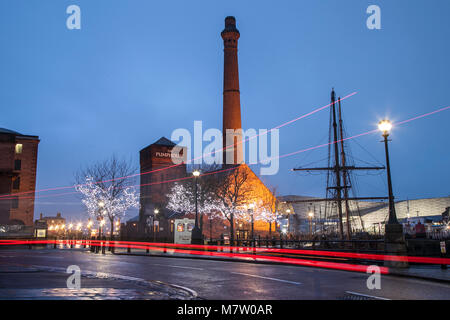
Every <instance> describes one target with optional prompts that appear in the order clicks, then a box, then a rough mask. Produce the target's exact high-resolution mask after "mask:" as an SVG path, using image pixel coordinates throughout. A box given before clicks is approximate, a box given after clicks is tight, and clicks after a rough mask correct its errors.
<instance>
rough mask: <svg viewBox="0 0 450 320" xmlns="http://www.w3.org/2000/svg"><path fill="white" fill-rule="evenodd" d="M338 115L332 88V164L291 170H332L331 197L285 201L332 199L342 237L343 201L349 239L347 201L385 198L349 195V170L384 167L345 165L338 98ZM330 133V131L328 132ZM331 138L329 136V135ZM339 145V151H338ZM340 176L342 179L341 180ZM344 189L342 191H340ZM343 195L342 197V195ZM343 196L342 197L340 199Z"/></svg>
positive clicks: (349, 222) (380, 198)
mask: <svg viewBox="0 0 450 320" xmlns="http://www.w3.org/2000/svg"><path fill="white" fill-rule="evenodd" d="M338 104H339V107H338V112H339V114H338V117H339V120H337V117H336V94H335V92H334V88H333V89H332V91H331V104H330V105H331V110H330V112H331V117H332V129H333V133H332V135H333V139H330V140H331V141H330V144H332V145H333V158H334V165H333V166H330V165H329V167H318V168H294V169H293V171H327V172H329V173H330V172H333V175H334V179H335V185H334V186H331V187H328V186H327V193H328V191H329V190H334V196H333V198H325V199H308V200H293V201H286V202H287V203H301V202H322V201H333V202H335V203H336V204H337V209H338V226H339V236H340V238H341V239H344V224H343V210H342V201H344V202H345V216H346V220H347V223H346V232H345V233H346V235H347V239H349V240H350V239H351V221H350V213H351V212H350V203H349V201H358V200H385V199H388V198H387V197H352V198H350V197H349V192H348V189H350V188H351V186H350V177H349V172H350V171H352V170H384V169H385V167H384V166H383V167H357V166H349V165H347V160H346V154H345V147H344V130H343V120H342V110H341V99H340V98H339V99H338ZM338 121H339V132H338ZM330 135H331V133H330ZM330 138H331V137H330ZM339 147H340V149H341V150H340V151H339ZM329 156H330V157H331V155H329ZM341 178H342V180H341ZM341 181H342V183H341ZM342 191H344V192H342ZM342 196H343V197H342ZM342 198H343V199H342Z"/></svg>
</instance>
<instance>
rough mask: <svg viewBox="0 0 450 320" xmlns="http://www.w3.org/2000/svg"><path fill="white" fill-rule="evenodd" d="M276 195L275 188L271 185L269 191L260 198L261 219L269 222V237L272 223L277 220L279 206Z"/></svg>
mask: <svg viewBox="0 0 450 320" xmlns="http://www.w3.org/2000/svg"><path fill="white" fill-rule="evenodd" d="M277 195H278V194H277V188H276V187H273V188H272V189H271V190H270V193H268V194H266V195H265V197H264V198H263V199H262V207H263V208H264V211H263V212H262V214H261V220H263V221H265V222H267V223H269V237H270V236H271V235H272V223H273V222H276V221H277V214H278V209H279V206H280V201H279V200H278V199H277ZM274 231H275V230H274Z"/></svg>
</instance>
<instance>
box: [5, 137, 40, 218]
mask: <svg viewBox="0 0 450 320" xmlns="http://www.w3.org/2000/svg"><path fill="white" fill-rule="evenodd" d="M38 143H39V140H38V139H35V138H27V137H21V136H16V137H14V136H13V135H2V138H1V139H0V155H1V156H0V194H1V193H3V194H4V193H13V194H14V193H23V192H30V191H34V190H35V188H36V166H37V150H38ZM16 144H22V153H20V154H16V153H15V145H16ZM16 159H20V160H21V169H20V170H14V169H15V168H14V160H16ZM18 178H20V185H19V189H12V185H13V183H14V180H16V179H18ZM18 203H19V206H18V208H12V200H9V201H4V200H0V223H7V222H8V221H11V220H20V221H22V222H23V223H24V224H25V225H27V226H31V225H33V220H34V192H31V193H25V194H21V195H20V197H19V202H18ZM6 220H8V221H6Z"/></svg>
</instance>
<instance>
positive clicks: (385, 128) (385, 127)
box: [378, 120, 399, 224]
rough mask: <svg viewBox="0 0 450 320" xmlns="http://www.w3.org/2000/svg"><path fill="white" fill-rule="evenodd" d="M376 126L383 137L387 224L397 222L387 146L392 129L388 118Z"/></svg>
mask: <svg viewBox="0 0 450 320" xmlns="http://www.w3.org/2000/svg"><path fill="white" fill-rule="evenodd" d="M378 128H379V129H380V131H381V132H382V133H383V138H384V150H385V153H386V175H387V181H388V192H389V220H388V224H399V223H398V220H397V215H396V213H395V204H394V193H393V192H392V179H391V165H390V162H389V148H388V141H389V140H388V137H389V132H390V131H391V129H392V124H391V122H390V121H389V120H382V121H380V123H379V124H378Z"/></svg>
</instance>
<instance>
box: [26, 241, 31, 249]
mask: <svg viewBox="0 0 450 320" xmlns="http://www.w3.org/2000/svg"><path fill="white" fill-rule="evenodd" d="M27 242H28V249H29V250H31V243H30V241H29V240H27Z"/></svg>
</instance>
